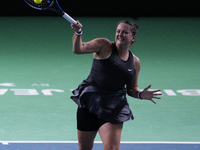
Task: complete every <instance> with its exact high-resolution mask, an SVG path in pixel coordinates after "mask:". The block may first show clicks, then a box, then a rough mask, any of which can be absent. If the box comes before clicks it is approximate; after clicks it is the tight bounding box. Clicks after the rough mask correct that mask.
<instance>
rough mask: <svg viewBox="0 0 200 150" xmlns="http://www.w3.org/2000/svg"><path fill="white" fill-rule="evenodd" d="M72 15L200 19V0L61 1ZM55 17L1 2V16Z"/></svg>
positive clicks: (17, 2) (15, 0) (13, 1)
mask: <svg viewBox="0 0 200 150" xmlns="http://www.w3.org/2000/svg"><path fill="white" fill-rule="evenodd" d="M58 2H59V4H60V5H61V7H62V8H63V10H64V11H66V12H67V13H68V14H69V15H71V16H86V17H88V16H94V17H96V16H99V17H119V16H128V17H134V18H137V17H199V16H200V0H185V1H184V0H182V1H181V0H58ZM45 15H48V16H52V15H53V16H54V15H57V14H55V13H52V12H49V11H43V12H41V11H38V10H34V9H32V8H30V7H29V6H28V5H26V4H25V2H24V1H23V0H1V5H0V16H45Z"/></svg>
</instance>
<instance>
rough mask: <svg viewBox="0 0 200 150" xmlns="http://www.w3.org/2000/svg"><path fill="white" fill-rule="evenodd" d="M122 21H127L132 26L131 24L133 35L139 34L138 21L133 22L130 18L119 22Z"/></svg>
mask: <svg viewBox="0 0 200 150" xmlns="http://www.w3.org/2000/svg"><path fill="white" fill-rule="evenodd" d="M120 23H126V24H128V25H130V26H131V29H130V30H131V32H132V35H133V36H134V35H137V32H138V28H139V26H138V25H137V23H135V22H132V21H130V20H126V21H121V22H119V23H118V25H119V24H120ZM118 25H117V26H118Z"/></svg>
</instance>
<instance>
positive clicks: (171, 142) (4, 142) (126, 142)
mask: <svg viewBox="0 0 200 150" xmlns="http://www.w3.org/2000/svg"><path fill="white" fill-rule="evenodd" d="M0 143H2V144H3V145H9V143H47V144H48V143H60V144H65V143H66V144H67V143H78V141H0ZM94 143H102V142H101V141H95V142H94ZM121 143H122V144H200V142H173V141H121Z"/></svg>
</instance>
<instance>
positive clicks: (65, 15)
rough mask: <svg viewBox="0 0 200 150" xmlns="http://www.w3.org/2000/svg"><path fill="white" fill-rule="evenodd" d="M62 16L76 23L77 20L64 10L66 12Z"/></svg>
mask: <svg viewBox="0 0 200 150" xmlns="http://www.w3.org/2000/svg"><path fill="white" fill-rule="evenodd" d="M62 16H63V18H65V19H66V20H67V21H69V22H70V23H76V21H75V20H74V19H73V18H72V17H70V16H69V15H68V14H67V13H65V12H64V14H63V15H62Z"/></svg>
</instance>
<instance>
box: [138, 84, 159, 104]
mask: <svg viewBox="0 0 200 150" xmlns="http://www.w3.org/2000/svg"><path fill="white" fill-rule="evenodd" d="M150 87H151V85H149V86H148V87H146V88H145V89H144V90H143V91H142V93H141V95H140V97H141V98H142V99H146V100H150V101H152V102H153V103H154V104H156V102H155V101H154V100H153V99H152V98H155V99H161V98H160V97H157V96H158V95H162V94H161V93H157V92H159V91H160V90H154V91H149V88H150Z"/></svg>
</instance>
